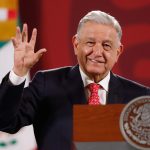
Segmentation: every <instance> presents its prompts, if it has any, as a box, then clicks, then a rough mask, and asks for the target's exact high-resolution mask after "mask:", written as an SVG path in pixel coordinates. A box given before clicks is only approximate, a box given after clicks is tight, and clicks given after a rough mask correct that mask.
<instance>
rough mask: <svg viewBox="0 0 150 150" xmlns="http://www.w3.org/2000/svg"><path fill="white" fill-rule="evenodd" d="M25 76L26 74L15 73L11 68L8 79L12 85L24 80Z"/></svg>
mask: <svg viewBox="0 0 150 150" xmlns="http://www.w3.org/2000/svg"><path fill="white" fill-rule="evenodd" d="M26 76H27V75H25V76H23V77H20V76H18V75H16V74H15V73H14V71H13V70H11V71H10V74H9V80H10V82H11V83H12V84H13V85H19V84H21V83H23V82H24V81H25V79H26Z"/></svg>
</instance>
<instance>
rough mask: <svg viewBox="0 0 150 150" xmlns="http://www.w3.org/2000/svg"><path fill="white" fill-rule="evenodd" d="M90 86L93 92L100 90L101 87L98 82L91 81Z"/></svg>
mask: <svg viewBox="0 0 150 150" xmlns="http://www.w3.org/2000/svg"><path fill="white" fill-rule="evenodd" d="M88 88H89V90H90V92H91V93H97V92H98V90H99V88H100V85H99V84H97V83H90V84H89V85H88Z"/></svg>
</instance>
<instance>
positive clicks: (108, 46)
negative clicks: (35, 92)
mask: <svg viewBox="0 0 150 150" xmlns="http://www.w3.org/2000/svg"><path fill="white" fill-rule="evenodd" d="M103 48H104V49H105V50H107V51H108V50H111V48H112V47H111V44H108V43H104V44H103Z"/></svg>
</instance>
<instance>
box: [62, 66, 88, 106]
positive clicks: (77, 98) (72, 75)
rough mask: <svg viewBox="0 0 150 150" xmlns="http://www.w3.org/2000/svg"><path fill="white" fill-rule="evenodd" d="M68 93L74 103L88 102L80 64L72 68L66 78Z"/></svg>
mask: <svg viewBox="0 0 150 150" xmlns="http://www.w3.org/2000/svg"><path fill="white" fill-rule="evenodd" d="M64 88H65V89H66V92H67V93H66V94H67V96H68V98H69V100H70V101H71V102H72V104H86V103H87V101H86V97H85V92H84V85H83V81H82V79H81V75H80V72H79V66H78V65H77V66H75V67H73V68H71V70H70V72H69V74H68V76H67V78H66V80H65V81H64Z"/></svg>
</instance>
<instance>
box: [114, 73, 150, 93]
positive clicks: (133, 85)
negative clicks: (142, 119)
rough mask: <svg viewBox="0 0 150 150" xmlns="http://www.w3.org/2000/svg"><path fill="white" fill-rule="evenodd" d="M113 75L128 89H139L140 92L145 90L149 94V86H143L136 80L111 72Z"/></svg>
mask: <svg viewBox="0 0 150 150" xmlns="http://www.w3.org/2000/svg"><path fill="white" fill-rule="evenodd" d="M113 75H114V76H115V78H117V80H119V82H120V83H121V85H122V86H123V87H124V88H125V89H128V90H132V91H133V90H134V91H136V92H137V91H140V92H142V91H143V92H146V93H147V94H148V95H150V87H148V86H145V85H143V84H140V83H138V82H136V81H133V80H130V79H127V78H124V77H122V76H119V75H116V74H113Z"/></svg>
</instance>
